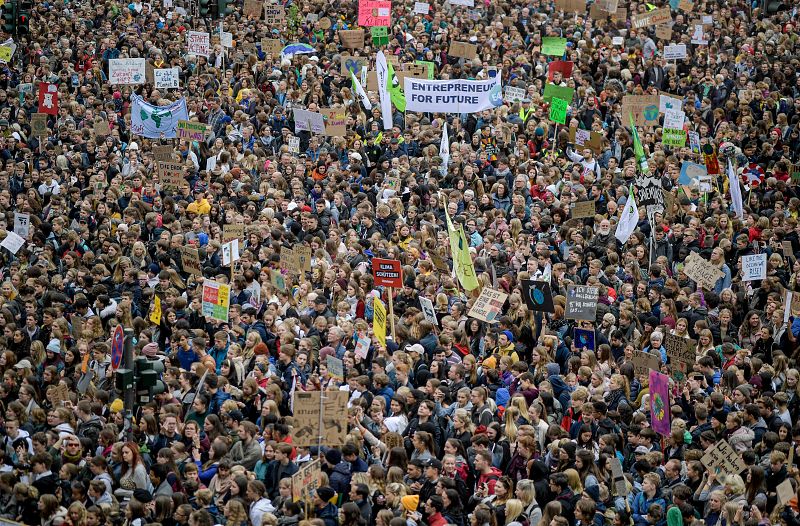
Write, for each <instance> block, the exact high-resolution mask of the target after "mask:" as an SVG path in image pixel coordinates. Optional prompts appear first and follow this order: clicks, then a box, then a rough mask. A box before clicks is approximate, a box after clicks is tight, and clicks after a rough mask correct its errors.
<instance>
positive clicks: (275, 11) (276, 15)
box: [264, 3, 286, 27]
mask: <svg viewBox="0 0 800 526" xmlns="http://www.w3.org/2000/svg"><path fill="white" fill-rule="evenodd" d="M285 22H286V10H285V9H284V7H283V6H282V5H281V4H269V3H268V4H265V5H264V23H265V24H267V25H268V26H271V27H272V26H281V25H283V24H284V23H285Z"/></svg>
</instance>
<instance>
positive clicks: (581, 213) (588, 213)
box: [570, 201, 595, 219]
mask: <svg viewBox="0 0 800 526" xmlns="http://www.w3.org/2000/svg"><path fill="white" fill-rule="evenodd" d="M594 214H595V202H594V201H578V202H577V203H573V205H572V215H571V216H570V217H572V219H581V218H584V217H594Z"/></svg>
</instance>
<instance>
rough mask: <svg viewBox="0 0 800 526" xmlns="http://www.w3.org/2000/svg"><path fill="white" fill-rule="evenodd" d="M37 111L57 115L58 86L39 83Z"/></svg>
mask: <svg viewBox="0 0 800 526" xmlns="http://www.w3.org/2000/svg"><path fill="white" fill-rule="evenodd" d="M39 113H47V114H49V115H58V86H56V85H55V84H49V83H47V82H40V83H39Z"/></svg>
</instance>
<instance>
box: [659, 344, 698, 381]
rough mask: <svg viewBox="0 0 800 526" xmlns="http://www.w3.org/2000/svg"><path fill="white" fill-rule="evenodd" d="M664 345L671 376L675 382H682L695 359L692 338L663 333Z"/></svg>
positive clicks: (692, 366)
mask: <svg viewBox="0 0 800 526" xmlns="http://www.w3.org/2000/svg"><path fill="white" fill-rule="evenodd" d="M664 347H665V348H666V350H667V359H668V360H669V368H670V372H671V373H672V378H673V379H674V380H675V381H676V382H683V381H684V380H686V375H688V374H689V373H690V372H691V371H692V369H693V368H694V364H695V361H696V357H695V350H694V349H695V342H694V340H690V339H689V338H684V337H682V336H676V335H674V334H669V333H668V334H665V335H664Z"/></svg>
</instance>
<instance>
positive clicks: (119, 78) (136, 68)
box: [108, 58, 146, 85]
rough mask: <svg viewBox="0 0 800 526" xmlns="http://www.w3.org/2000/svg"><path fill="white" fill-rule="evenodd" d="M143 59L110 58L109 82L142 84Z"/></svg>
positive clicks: (143, 81) (143, 74)
mask: <svg viewBox="0 0 800 526" xmlns="http://www.w3.org/2000/svg"><path fill="white" fill-rule="evenodd" d="M145 63H146V61H145V59H143V58H112V59H109V61H108V83H109V84H125V85H134V84H144V83H145V75H146V73H145V69H146V67H145Z"/></svg>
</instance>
